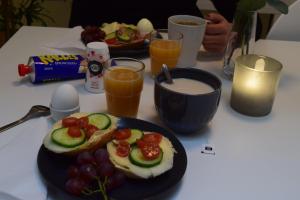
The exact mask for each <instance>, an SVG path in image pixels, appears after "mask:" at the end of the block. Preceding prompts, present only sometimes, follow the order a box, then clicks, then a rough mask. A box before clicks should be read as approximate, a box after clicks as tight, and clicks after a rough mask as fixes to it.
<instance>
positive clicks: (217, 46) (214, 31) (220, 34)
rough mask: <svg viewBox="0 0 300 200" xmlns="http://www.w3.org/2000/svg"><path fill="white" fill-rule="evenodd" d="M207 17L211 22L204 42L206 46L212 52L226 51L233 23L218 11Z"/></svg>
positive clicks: (208, 24)
mask: <svg viewBox="0 0 300 200" xmlns="http://www.w3.org/2000/svg"><path fill="white" fill-rule="evenodd" d="M205 19H207V20H209V22H208V23H207V26H206V30H205V35H204V38H203V42H202V43H203V46H204V48H205V49H206V50H207V51H211V52H218V53H221V52H224V50H225V48H226V45H227V42H228V38H229V35H230V31H231V27H232V25H231V23H229V22H228V21H227V20H226V19H225V18H224V17H223V16H222V15H220V14H218V13H210V14H208V15H207V16H206V17H205Z"/></svg>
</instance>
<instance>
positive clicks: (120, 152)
mask: <svg viewBox="0 0 300 200" xmlns="http://www.w3.org/2000/svg"><path fill="white" fill-rule="evenodd" d="M113 137H114V140H113V141H111V142H109V143H108V144H107V151H108V153H109V157H110V160H111V162H112V163H113V164H114V165H115V167H116V168H118V169H120V170H121V171H123V172H125V174H126V175H127V176H129V177H133V178H143V179H147V178H151V177H156V176H159V175H161V174H163V173H164V172H166V171H168V170H169V169H171V168H172V167H173V157H174V153H175V152H176V151H175V149H174V148H173V145H172V143H171V141H170V140H169V139H168V138H166V137H164V136H163V135H161V134H159V133H155V132H143V131H141V130H138V129H119V130H116V131H114V136H113Z"/></svg>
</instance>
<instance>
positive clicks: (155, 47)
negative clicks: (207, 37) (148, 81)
mask: <svg viewBox="0 0 300 200" xmlns="http://www.w3.org/2000/svg"><path fill="white" fill-rule="evenodd" d="M180 50H181V43H180V42H179V41H176V40H163V39H158V40H154V41H152V42H151V43H150V57H151V73H152V75H153V76H156V75H157V74H159V73H160V71H161V67H162V64H166V65H167V66H168V67H169V68H174V67H175V66H176V64H177V61H178V58H179V56H180Z"/></svg>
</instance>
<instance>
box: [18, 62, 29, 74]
mask: <svg viewBox="0 0 300 200" xmlns="http://www.w3.org/2000/svg"><path fill="white" fill-rule="evenodd" d="M18 72H19V76H25V75H26V74H30V73H31V72H32V67H31V66H29V65H24V64H19V65H18Z"/></svg>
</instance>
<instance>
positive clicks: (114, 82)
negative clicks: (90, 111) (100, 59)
mask: <svg viewBox="0 0 300 200" xmlns="http://www.w3.org/2000/svg"><path fill="white" fill-rule="evenodd" d="M144 70H145V64H144V63H143V62H142V61H140V60H136V59H133V58H112V59H110V60H108V61H107V63H106V64H105V67H104V90H105V95H106V103H107V110H108V113H110V114H112V115H115V116H118V117H136V116H137V112H138V107H139V102H140V94H141V91H142V89H143V80H144Z"/></svg>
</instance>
